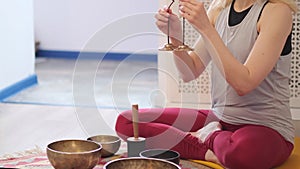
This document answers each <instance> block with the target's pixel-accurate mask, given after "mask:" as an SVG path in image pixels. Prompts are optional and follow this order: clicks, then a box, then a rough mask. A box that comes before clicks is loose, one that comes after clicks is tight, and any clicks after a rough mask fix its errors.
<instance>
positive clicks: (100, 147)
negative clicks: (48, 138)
mask: <svg viewBox="0 0 300 169" xmlns="http://www.w3.org/2000/svg"><path fill="white" fill-rule="evenodd" d="M65 141H81V142H89V143H93V144H95V145H97V146H98V148H97V149H94V150H89V151H82V152H64V151H59V150H54V149H52V148H50V147H49V146H50V145H53V144H56V143H59V142H65ZM101 149H102V145H101V144H99V143H97V142H94V141H90V140H81V139H66V140H57V141H53V142H51V143H49V144H48V145H47V150H49V151H52V152H55V153H60V154H70V155H71V154H88V153H94V152H97V151H99V152H100V151H101Z"/></svg>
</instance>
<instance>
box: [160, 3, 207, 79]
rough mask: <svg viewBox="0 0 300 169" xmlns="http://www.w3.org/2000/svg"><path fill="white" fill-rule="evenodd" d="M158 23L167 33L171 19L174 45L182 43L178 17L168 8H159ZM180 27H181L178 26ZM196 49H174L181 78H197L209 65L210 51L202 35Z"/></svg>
mask: <svg viewBox="0 0 300 169" xmlns="http://www.w3.org/2000/svg"><path fill="white" fill-rule="evenodd" d="M155 17H156V19H157V21H156V25H157V27H158V28H159V29H160V30H161V31H162V32H164V33H167V30H166V29H167V24H168V19H170V39H171V43H172V44H173V45H174V46H179V45H181V44H182V39H181V37H182V30H181V26H180V23H178V22H179V19H178V17H177V16H176V15H175V14H173V13H172V11H168V9H167V8H164V9H163V10H159V12H158V14H156V16H155ZM178 27H179V28H178ZM194 48H195V51H193V52H189V53H188V52H178V51H174V52H173V55H174V61H175V64H176V67H177V70H178V71H179V74H180V76H181V78H182V79H183V80H184V81H185V82H188V81H191V80H194V79H196V78H197V77H198V76H199V75H200V74H201V73H202V72H203V71H204V70H205V67H206V66H207V64H208V62H209V61H210V56H209V53H208V51H207V50H206V48H205V46H204V42H203V39H202V38H201V37H200V38H199V39H198V41H197V43H196V44H195V46H194Z"/></svg>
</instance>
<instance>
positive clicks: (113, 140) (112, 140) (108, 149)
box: [88, 135, 121, 157]
mask: <svg viewBox="0 0 300 169" xmlns="http://www.w3.org/2000/svg"><path fill="white" fill-rule="evenodd" d="M88 140H91V141H95V142H97V143H100V144H101V146H102V150H101V157H109V156H112V155H114V154H115V153H116V152H117V151H119V149H120V146H121V139H120V138H119V137H118V136H113V135H96V136H92V137H89V138H88Z"/></svg>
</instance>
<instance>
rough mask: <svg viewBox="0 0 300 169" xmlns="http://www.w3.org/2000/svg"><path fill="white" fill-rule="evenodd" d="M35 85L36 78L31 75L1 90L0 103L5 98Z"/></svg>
mask: <svg viewBox="0 0 300 169" xmlns="http://www.w3.org/2000/svg"><path fill="white" fill-rule="evenodd" d="M37 83H38V80H37V76H36V75H31V76H29V77H27V78H25V79H23V80H21V81H19V82H17V83H15V84H13V85H11V86H9V87H7V88H4V89H3V90H0V101H3V100H4V99H5V98H7V97H9V96H11V95H13V94H16V93H17V92H19V91H21V90H23V89H25V88H27V87H30V86H32V85H35V84H37Z"/></svg>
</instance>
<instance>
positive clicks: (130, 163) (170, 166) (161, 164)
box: [103, 157, 180, 169]
mask: <svg viewBox="0 0 300 169" xmlns="http://www.w3.org/2000/svg"><path fill="white" fill-rule="evenodd" d="M120 168H122V169H137V168H138V169H151V168H157V169H158V168H161V169H165V168H166V169H180V167H179V166H178V165H176V164H174V163H171V162H168V161H165V160H161V159H154V158H141V157H140V158H122V159H117V160H113V161H110V162H108V163H106V164H105V165H104V167H103V169H120Z"/></svg>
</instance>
